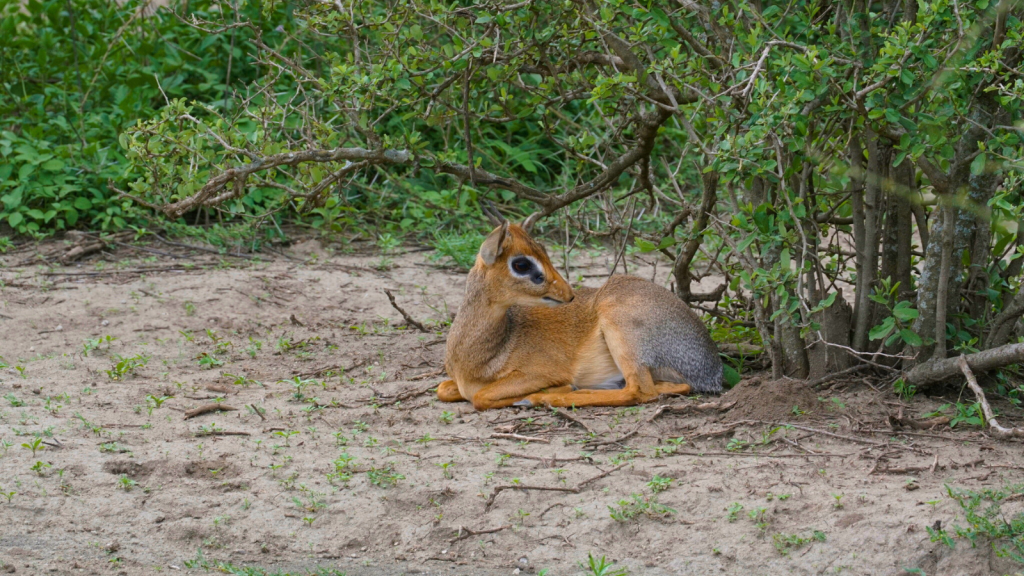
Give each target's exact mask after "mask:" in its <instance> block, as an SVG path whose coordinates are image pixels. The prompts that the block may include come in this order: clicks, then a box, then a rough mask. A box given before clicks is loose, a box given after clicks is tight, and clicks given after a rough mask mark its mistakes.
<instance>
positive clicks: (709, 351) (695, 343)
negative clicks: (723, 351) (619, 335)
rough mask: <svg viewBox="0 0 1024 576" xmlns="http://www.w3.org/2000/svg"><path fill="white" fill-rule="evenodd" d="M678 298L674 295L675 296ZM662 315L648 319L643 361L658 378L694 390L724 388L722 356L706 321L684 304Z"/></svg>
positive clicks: (641, 346) (639, 333) (643, 335)
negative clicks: (712, 338) (706, 325)
mask: <svg viewBox="0 0 1024 576" xmlns="http://www.w3.org/2000/svg"><path fill="white" fill-rule="evenodd" d="M673 298H674V296H673ZM660 312H661V315H660V317H657V318H644V320H646V321H647V323H646V326H644V328H643V329H642V330H638V331H637V332H636V336H637V337H639V338H640V340H641V342H639V343H638V344H639V346H637V349H638V350H639V353H640V362H641V363H643V365H644V366H647V367H648V368H650V369H651V375H652V376H653V377H654V380H655V381H660V382H675V383H679V384H689V385H690V387H692V388H693V391H694V392H700V393H704V394H718V393H720V392H721V391H722V379H723V376H722V359H721V358H720V357H719V356H718V347H717V346H715V343H714V342H713V341H712V340H711V335H710V334H708V330H707V328H706V327H704V324H703V323H702V322H701V321H700V319H699V318H697V317H696V315H695V314H693V312H691V311H690V310H688V309H685V308H681V307H672V308H670V309H662V310H661V311H660Z"/></svg>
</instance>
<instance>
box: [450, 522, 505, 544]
mask: <svg viewBox="0 0 1024 576" xmlns="http://www.w3.org/2000/svg"><path fill="white" fill-rule="evenodd" d="M511 527H512V525H511V524H505V525H504V526H498V527H497V528H488V529H487V530H470V529H469V528H464V527H462V526H459V532H458V534H456V535H455V538H452V539H451V540H449V541H448V542H449V543H450V544H454V543H456V542H458V541H459V540H465V539H466V538H469V537H470V536H479V535H481V534H494V533H495V532H501V531H502V530H507V529H509V528H511Z"/></svg>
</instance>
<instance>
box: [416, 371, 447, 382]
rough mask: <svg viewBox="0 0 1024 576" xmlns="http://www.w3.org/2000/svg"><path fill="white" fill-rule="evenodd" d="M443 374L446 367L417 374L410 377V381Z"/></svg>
mask: <svg viewBox="0 0 1024 576" xmlns="http://www.w3.org/2000/svg"><path fill="white" fill-rule="evenodd" d="M442 374H444V368H441V369H440V370H434V371H433V372H427V373H426V374H417V375H416V376H413V377H412V378H409V381H410V382H415V381H417V380H423V379H424V378H433V377H434V376H440V375H442Z"/></svg>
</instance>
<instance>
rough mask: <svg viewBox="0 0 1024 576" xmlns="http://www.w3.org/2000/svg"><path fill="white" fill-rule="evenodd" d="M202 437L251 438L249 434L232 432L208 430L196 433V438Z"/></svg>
mask: <svg viewBox="0 0 1024 576" xmlns="http://www.w3.org/2000/svg"><path fill="white" fill-rule="evenodd" d="M202 436H252V434H251V433H249V432H232V431H230V430H210V431H200V432H196V437H197V438H199V437H202Z"/></svg>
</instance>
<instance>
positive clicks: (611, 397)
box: [437, 221, 722, 410]
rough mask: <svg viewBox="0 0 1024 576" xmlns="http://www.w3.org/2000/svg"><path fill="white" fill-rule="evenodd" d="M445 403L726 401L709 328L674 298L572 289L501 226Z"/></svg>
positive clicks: (446, 385)
mask: <svg viewBox="0 0 1024 576" xmlns="http://www.w3.org/2000/svg"><path fill="white" fill-rule="evenodd" d="M445 368H446V369H447V371H448V375H449V376H451V380H446V381H444V382H442V383H441V384H440V385H439V386H438V388H437V397H438V398H439V399H440V400H442V401H445V402H457V401H461V400H469V401H470V402H472V403H473V406H475V407H476V409H477V410H486V409H488V408H502V407H505V406H512V405H516V406H566V407H569V406H631V405H634V404H639V403H642V402H650V401H651V400H654V399H655V398H657V397H658V395H660V394H689V393H690V392H701V393H717V392H721V390H722V361H721V359H720V358H719V356H718V349H717V348H716V347H715V343H714V342H713V341H712V340H711V335H710V334H708V330H707V328H706V327H705V326H704V324H703V323H702V322H701V321H700V319H699V318H698V317H697V315H696V314H694V312H693V311H692V310H690V308H689V307H687V306H686V304H684V303H683V302H682V301H681V300H679V298H677V297H676V296H675V295H673V294H672V293H671V292H669V291H668V290H666V289H665V288H662V287H660V286H658V285H656V284H654V283H652V282H648V281H647V280H643V279H641V278H636V277H633V276H612V277H611V278H609V279H608V281H607V282H605V284H604V286H602V287H601V288H598V289H594V288H579V289H577V290H575V291H574V290H573V289H572V287H571V286H569V284H568V283H567V282H566V281H565V279H564V278H562V276H561V275H560V274H559V273H558V271H557V270H555V267H554V266H553V265H552V264H551V260H550V259H549V258H548V255H547V252H546V251H545V250H544V247H543V246H541V245H540V244H538V243H537V242H536V241H534V240H533V238H531V237H530V235H529V234H528V233H527V232H526V231H525V230H524V229H523V228H521V227H520V226H517V225H515V224H509V223H508V221H504V222H502V224H501V225H500V226H498V227H497V228H496V229H495V230H494V231H493V232H491V233H490V234H489V235H488V236H487V238H486V239H485V240H484V242H483V244H482V245H481V246H480V252H479V253H478V254H477V257H476V264H475V265H474V266H473V268H472V270H470V272H469V278H468V281H467V283H466V299H465V301H464V302H463V304H462V308H460V309H459V312H458V315H457V316H456V317H455V321H454V322H453V323H452V328H451V333H450V334H449V336H448V345H447V349H446V353H445Z"/></svg>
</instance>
